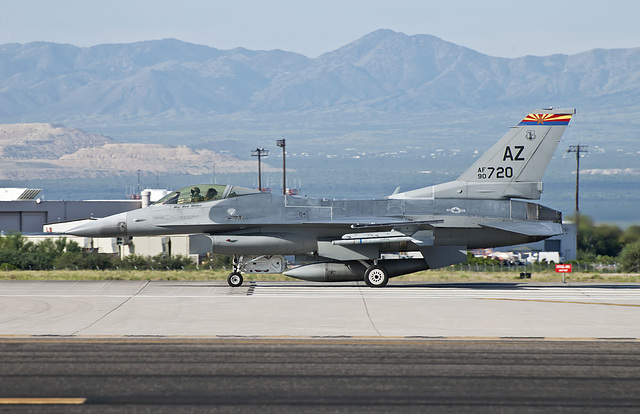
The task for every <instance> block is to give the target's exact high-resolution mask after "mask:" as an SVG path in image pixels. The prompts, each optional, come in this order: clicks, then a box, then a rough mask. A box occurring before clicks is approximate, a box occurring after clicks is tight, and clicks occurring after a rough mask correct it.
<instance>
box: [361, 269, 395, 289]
mask: <svg viewBox="0 0 640 414" xmlns="http://www.w3.org/2000/svg"><path fill="white" fill-rule="evenodd" d="M364 283H366V284H367V286H369V287H384V286H386V285H387V283H389V272H387V269H385V268H384V267H382V266H380V265H373V266H369V267H368V268H367V270H366V271H365V272H364Z"/></svg>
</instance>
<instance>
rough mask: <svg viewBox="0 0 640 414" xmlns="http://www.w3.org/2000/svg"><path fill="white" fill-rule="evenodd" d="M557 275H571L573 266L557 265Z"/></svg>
mask: <svg viewBox="0 0 640 414" xmlns="http://www.w3.org/2000/svg"><path fill="white" fill-rule="evenodd" d="M556 273H571V264H557V265H556Z"/></svg>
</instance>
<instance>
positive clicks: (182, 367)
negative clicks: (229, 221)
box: [0, 281, 640, 413]
mask: <svg viewBox="0 0 640 414" xmlns="http://www.w3.org/2000/svg"><path fill="white" fill-rule="evenodd" d="M639 338H640V284H626V285H587V284H567V285H562V284H539V283H497V284H472V283H456V284H438V283H399V282H395V283H393V284H390V285H389V286H388V287H386V288H383V289H372V288H369V287H366V286H364V284H363V283H362V284H360V283H349V284H313V283H306V282H254V283H249V284H246V285H245V286H243V287H241V288H230V287H229V286H227V285H226V283H224V282H146V281H145V282H124V281H99V282H24V281H2V282H0V390H1V391H0V411H2V409H3V408H6V409H7V410H8V411H11V412H15V411H19V410H20V409H22V410H23V411H26V412H32V411H35V410H36V407H42V408H41V409H43V410H45V411H46V412H64V413H69V412H122V411H132V412H136V411H142V412H171V413H173V412H194V411H207V412H209V411H215V412H233V413H235V412H256V411H260V412H266V413H269V412H274V413H276V412H277V413H282V412H291V413H294V412H367V413H371V412H417V411H436V412H455V413H459V412H473V413H476V412H523V413H532V412H533V413H548V412H554V411H556V412H558V411H559V412H576V413H578V412H579V413H584V412H611V411H615V412H629V413H633V412H637V410H638V408H640V398H639V397H638V393H637V390H638V388H639V387H640V346H639V345H640V344H639V342H640V339H639Z"/></svg>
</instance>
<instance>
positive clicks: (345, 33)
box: [0, 0, 640, 57]
mask: <svg viewBox="0 0 640 414" xmlns="http://www.w3.org/2000/svg"><path fill="white" fill-rule="evenodd" d="M639 17H640V2H639V1H634V0H607V1H603V0H598V1H596V0H555V1H548V0H547V1H535V0H529V1H519V0H484V1H478V0H448V1H441V0H440V1H430V0H391V1H382V0H351V1H350V0H263V1H260V0H224V1H217V0H177V1H175V0H108V1H104V0H103V1H93V0H60V1H54V0H0V44H4V43H27V42H33V41H49V42H59V43H71V44H74V45H78V46H92V45H96V44H101V43H129V42H136V41H141V40H151V39H163V38H177V39H180V40H184V41H187V42H192V43H198V44H205V45H209V46H213V47H216V48H218V49H231V48H234V47H237V46H242V47H246V48H248V49H283V50H287V51H292V52H299V53H302V54H305V55H307V56H309V57H316V56H318V55H320V54H322V53H324V52H329V51H332V50H335V49H337V48H338V47H340V46H343V45H345V44H347V43H349V42H351V41H353V40H356V39H358V38H360V37H361V36H363V35H365V34H367V33H369V32H372V31H374V30H376V29H381V28H386V29H392V30H395V31H399V32H403V33H405V34H408V35H413V34H432V35H435V36H438V37H440V38H442V39H444V40H448V41H451V42H454V43H457V44H459V45H462V46H466V47H469V48H472V49H475V50H477V51H479V52H482V53H485V54H488V55H492V56H502V57H517V56H523V55H528V54H532V55H550V54H554V53H563V54H574V53H578V52H582V51H586V50H590V49H594V48H627V47H640V24H638V22H637V20H638V18H639Z"/></svg>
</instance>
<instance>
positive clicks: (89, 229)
mask: <svg viewBox="0 0 640 414" xmlns="http://www.w3.org/2000/svg"><path fill="white" fill-rule="evenodd" d="M65 234H70V235H72V236H81V237H120V236H126V235H127V213H120V214H115V215H113V216H109V217H105V218H101V219H97V220H93V221H90V222H88V223H84V224H81V225H79V226H77V227H74V228H72V229H70V230H67V231H66V232H65Z"/></svg>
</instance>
